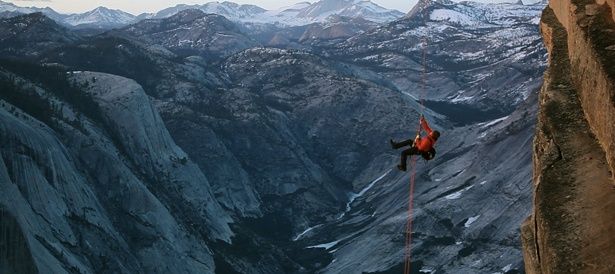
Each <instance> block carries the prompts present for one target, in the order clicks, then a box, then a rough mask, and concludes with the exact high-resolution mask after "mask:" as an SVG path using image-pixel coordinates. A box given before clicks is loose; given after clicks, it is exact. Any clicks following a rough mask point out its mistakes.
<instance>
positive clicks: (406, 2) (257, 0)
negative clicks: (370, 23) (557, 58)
mask: <svg viewBox="0 0 615 274" xmlns="http://www.w3.org/2000/svg"><path fill="white" fill-rule="evenodd" d="M371 1H372V2H374V3H376V4H378V5H380V6H382V7H385V8H388V9H396V10H399V11H401V12H404V13H405V12H408V11H409V10H410V9H411V8H412V7H413V6H414V5H415V4H416V2H417V0H371ZM455 1H457V2H458V1H460V0H455ZM475 1H476V2H490V3H501V2H516V0H475ZM532 1H534V2H535V1H539V0H524V2H532ZM4 2H8V3H13V4H15V5H17V6H21V7H32V6H34V7H41V8H43V7H50V8H52V9H54V10H56V11H58V12H62V13H82V12H86V11H89V10H92V9H95V8H97V7H99V6H103V7H107V8H110V9H120V10H123V11H125V12H129V13H132V14H134V15H139V14H141V13H144V12H157V11H160V10H162V9H165V8H168V7H173V6H175V5H178V4H188V5H194V4H205V3H207V2H216V1H207V0H151V1H148V2H147V4H140V3H135V1H125V0H88V1H75V0H4ZM219 2H223V1H219ZM230 2H235V3H238V4H252V5H257V6H260V7H262V8H265V9H268V10H275V9H279V8H281V7H285V6H289V5H292V4H294V3H299V2H312V3H314V2H317V0H312V1H301V0H296V1H289V2H285V1H279V0H234V1H230Z"/></svg>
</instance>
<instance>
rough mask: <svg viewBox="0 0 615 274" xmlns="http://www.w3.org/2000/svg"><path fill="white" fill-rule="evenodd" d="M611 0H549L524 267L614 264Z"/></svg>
mask: <svg viewBox="0 0 615 274" xmlns="http://www.w3.org/2000/svg"><path fill="white" fill-rule="evenodd" d="M613 8H615V1H613V0H551V1H550V2H549V6H548V7H547V8H546V9H545V10H544V12H543V15H542V18H541V24H540V28H541V33H542V35H543V38H544V41H545V45H546V47H547V49H548V51H549V68H548V69H547V71H546V73H545V76H544V84H543V87H542V90H541V94H540V99H539V104H540V112H539V115H538V124H537V127H536V136H535V139H534V148H533V150H534V157H533V158H534V159H533V162H534V175H533V180H534V211H533V214H532V215H531V216H530V217H529V218H528V219H527V220H526V221H525V223H524V224H523V225H522V228H521V231H522V241H523V248H524V259H525V268H526V272H527V273H612V271H613V270H614V269H615V221H613V216H615V190H613V188H612V186H613V174H614V173H613V170H614V168H615V123H614V122H615V88H614V83H615V80H614V79H615V63H613V60H615V23H614V21H613V20H614V18H615V14H613V12H612V11H613Z"/></svg>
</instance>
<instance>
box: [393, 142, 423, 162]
mask: <svg viewBox="0 0 615 274" xmlns="http://www.w3.org/2000/svg"><path fill="white" fill-rule="evenodd" d="M413 144H414V139H408V140H405V141H401V142H399V143H395V144H393V148H395V149H398V148H402V147H405V146H410V148H408V149H405V150H403V151H402V152H401V162H400V165H401V166H403V167H405V166H406V162H407V161H408V157H409V156H412V155H421V156H423V157H424V158H427V157H429V156H426V155H423V154H426V152H422V151H419V150H418V149H417V148H416V147H414V146H413Z"/></svg>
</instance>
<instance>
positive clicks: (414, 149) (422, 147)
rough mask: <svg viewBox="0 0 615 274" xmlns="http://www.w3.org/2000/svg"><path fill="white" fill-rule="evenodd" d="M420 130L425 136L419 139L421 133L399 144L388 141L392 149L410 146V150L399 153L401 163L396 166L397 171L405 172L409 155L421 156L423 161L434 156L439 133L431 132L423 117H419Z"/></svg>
mask: <svg viewBox="0 0 615 274" xmlns="http://www.w3.org/2000/svg"><path fill="white" fill-rule="evenodd" d="M420 124H421V128H422V129H423V130H425V132H427V136H425V137H421V132H420V130H419V132H418V133H417V134H416V137H415V138H414V140H412V139H408V140H405V141H402V142H399V143H396V142H395V141H393V140H389V142H391V147H392V148H393V149H398V148H402V147H404V146H411V147H410V148H408V149H406V150H404V151H402V152H401V163H400V164H399V165H398V166H397V168H399V170H401V171H406V160H407V159H408V156H410V155H421V156H423V158H424V159H425V160H428V161H429V160H431V159H433V158H434V157H435V156H436V149H435V148H434V145H435V144H436V141H437V140H438V138H439V137H440V132H439V131H437V130H431V128H430V127H429V124H427V121H426V120H425V117H424V116H423V115H421V119H420Z"/></svg>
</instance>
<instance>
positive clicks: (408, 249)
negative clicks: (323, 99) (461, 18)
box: [404, 0, 429, 274]
mask: <svg viewBox="0 0 615 274" xmlns="http://www.w3.org/2000/svg"><path fill="white" fill-rule="evenodd" d="M419 1H420V0H419ZM421 2H422V3H423V6H422V7H421V12H422V17H423V26H424V27H425V28H427V21H426V10H427V6H428V2H429V0H425V1H421ZM426 31H427V30H426ZM421 44H422V50H423V52H422V59H423V60H422V61H423V64H422V65H423V70H422V71H421V95H420V97H419V103H420V115H421V116H422V115H423V111H424V110H425V104H424V98H425V94H426V92H427V35H426V34H424V36H423V38H422V39H421ZM420 132H421V126H420V123H419V126H418V129H417V134H420ZM416 162H417V157H416V155H415V156H412V168H411V175H410V189H409V193H408V215H407V221H406V242H405V248H404V274H410V271H411V270H412V267H411V264H412V259H411V255H412V220H413V219H414V214H413V211H414V180H415V179H416Z"/></svg>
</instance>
